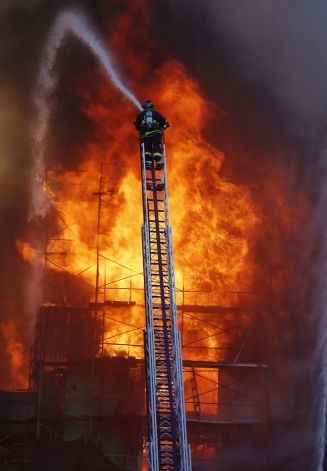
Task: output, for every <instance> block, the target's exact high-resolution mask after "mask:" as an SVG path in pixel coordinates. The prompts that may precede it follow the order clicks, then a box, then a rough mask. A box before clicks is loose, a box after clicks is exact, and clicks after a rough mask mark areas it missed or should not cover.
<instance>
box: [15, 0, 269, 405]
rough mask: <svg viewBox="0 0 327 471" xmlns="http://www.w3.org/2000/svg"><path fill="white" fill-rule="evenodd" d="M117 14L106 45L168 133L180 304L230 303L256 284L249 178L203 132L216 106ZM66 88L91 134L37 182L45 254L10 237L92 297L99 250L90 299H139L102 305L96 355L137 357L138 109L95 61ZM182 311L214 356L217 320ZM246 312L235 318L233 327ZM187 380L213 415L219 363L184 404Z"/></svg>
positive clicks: (192, 343) (188, 350)
mask: <svg viewBox="0 0 327 471" xmlns="http://www.w3.org/2000/svg"><path fill="white" fill-rule="evenodd" d="M136 3H137V2H136ZM143 20H144V19H143ZM115 21H116V24H115V28H114V29H113V30H114V33H111V35H110V44H111V46H114V47H115V48H116V52H117V54H119V56H120V57H122V58H123V59H124V61H125V64H124V65H125V69H126V70H128V71H129V72H130V73H131V75H132V76H133V78H134V80H135V82H134V83H132V84H131V86H132V88H133V90H135V91H136V94H137V96H138V97H140V98H143V99H147V98H151V99H152V100H153V101H154V102H155V105H156V108H157V109H158V110H159V111H160V112H161V113H162V114H164V115H165V116H166V118H167V120H168V121H169V123H170V125H171V127H170V129H169V130H168V131H167V132H166V135H165V141H166V149H167V161H168V182H169V207H170V217H171V225H172V229H173V240H174V252H175V276H176V286H177V303H178V304H184V303H185V304H204V305H217V304H218V305H222V306H235V305H237V303H238V300H239V292H240V291H242V289H243V290H250V291H251V290H252V289H253V285H255V283H256V276H257V275H256V274H255V273H254V268H253V257H252V256H249V253H250V249H251V240H252V239H253V237H254V234H255V233H256V231H257V228H258V227H259V226H260V224H261V222H262V214H261V209H260V207H259V205H258V204H257V203H256V202H255V201H254V200H253V198H252V196H251V190H250V189H249V188H248V187H247V186H245V185H242V184H236V183H232V182H227V181H224V180H223V179H222V178H221V176H220V169H221V166H222V163H223V160H224V156H223V154H222V153H221V152H220V151H219V150H218V149H217V148H215V147H213V145H211V144H210V143H209V142H207V140H206V139H205V138H204V130H205V128H206V125H207V124H208V122H209V121H210V120H211V119H212V118H213V117H214V116H215V114H216V113H219V110H218V109H217V108H216V107H215V105H214V104H213V103H211V102H210V101H209V100H208V99H207V98H206V97H205V96H204V94H203V92H202V91H201V88H200V86H199V84H198V83H197V82H196V80H195V79H193V78H192V77H191V76H190V75H189V73H188V72H187V70H186V68H185V67H184V66H183V64H181V63H180V62H178V61H176V60H173V59H166V60H165V61H163V62H162V63H161V65H160V67H153V66H151V65H150V63H149V61H148V60H147V53H144V56H143V57H136V56H135V55H134V54H133V53H132V52H131V51H130V50H129V49H128V47H127V44H126V37H127V32H128V31H129V30H130V29H131V23H130V22H131V19H129V17H127V16H124V15H121V16H118V17H117V18H116V20H115ZM133 28H134V29H135V26H133ZM135 34H136V33H135ZM138 34H139V35H141V36H142V35H143V34H145V33H144V32H143V33H141V32H138ZM143 39H144V38H143ZM68 87H69V88H70V91H71V94H74V95H77V96H78V97H79V98H81V99H82V100H83V110H82V111H83V113H84V114H85V115H86V116H87V117H88V118H89V119H90V120H92V122H93V123H94V125H95V128H96V135H95V137H94V139H93V140H90V141H89V142H88V143H87V145H84V146H83V148H80V149H79V151H78V158H79V160H80V164H79V165H77V167H76V168H75V169H74V170H69V171H67V170H65V168H63V167H60V166H56V167H54V168H50V169H49V170H48V173H47V181H46V184H45V191H46V192H47V194H48V197H49V200H50V201H51V206H52V207H53V209H54V211H53V212H54V213H55V217H54V218H53V219H54V221H55V222H53V223H52V227H51V230H50V234H49V237H48V240H47V244H45V245H46V256H45V257H43V258H40V257H37V258H36V255H35V249H34V248H33V247H31V246H30V245H29V244H28V242H26V241H21V240H20V241H18V242H17V247H18V250H19V251H20V253H21V255H22V257H23V258H24V259H25V260H27V261H29V262H31V263H33V259H34V260H39V262H38V263H40V260H42V263H44V261H45V262H46V269H47V270H48V271H54V272H58V273H61V272H65V273H69V274H70V276H72V277H74V278H75V279H76V278H77V279H80V280H83V283H84V285H81V287H82V286H85V287H87V289H88V297H89V301H94V297H95V280H96V267H97V249H98V254H99V256H98V264H99V283H98V284H99V287H100V288H99V301H104V300H110V299H114V300H121V301H128V300H130V299H132V300H133V301H136V303H137V305H136V306H135V307H133V308H132V309H129V310H128V311H127V312H126V311H125V312H123V313H122V311H120V310H115V309H110V307H109V308H106V324H105V325H106V332H105V335H104V337H105V342H106V345H105V352H106V353H107V354H110V355H133V356H136V357H137V358H142V357H143V348H142V343H143V334H142V329H143V327H144V324H145V319H144V308H143V306H142V305H143V276H142V271H143V262H142V250H141V233H140V228H141V224H142V200H141V181H140V161H139V151H138V136H137V133H136V131H135V130H134V128H133V125H132V121H133V119H134V117H135V114H136V110H135V109H133V108H132V106H131V105H130V104H129V103H127V102H126V100H125V99H124V98H123V97H121V96H118V95H117V91H116V90H115V89H114V88H113V87H112V86H111V85H110V83H108V81H107V80H106V78H105V77H104V76H103V75H102V74H101V71H99V70H98V69H94V70H91V71H89V72H88V74H86V76H85V77H77V78H76V80H74V81H73V83H70V84H68ZM73 157H74V158H73ZM68 160H71V161H76V156H70V155H67V156H66V157H65V161H68ZM44 268H45V267H44V266H43V267H40V269H44ZM45 302H53V300H52V301H51V300H49V299H45ZM185 320H186V321H187V320H188V322H185V324H184V318H183V325H184V330H183V343H184V345H185V349H184V358H188V359H197V360H208V359H209V360H212V361H215V360H219V359H220V357H219V355H220V353H219V352H220V349H224V348H225V345H226V344H228V341H229V340H228V338H227V337H228V335H227V334H226V332H225V331H224V329H223V323H220V322H218V321H217V319H213V320H211V321H210V322H208V320H207V321H206V322H202V321H201V320H200V319H199V317H197V316H190V315H189V314H185ZM243 321H244V319H242V318H241V316H240V324H241V323H242V322H243ZM245 323H246V319H245ZM180 324H182V320H181V319H180ZM233 335H237V334H233ZM194 347H195V348H194ZM195 379H197V384H198V388H199V394H200V396H203V403H206V404H207V405H204V406H203V407H204V409H205V411H206V412H210V413H214V412H216V409H217V405H216V403H217V388H218V387H219V386H218V376H217V370H215V371H211V370H210V371H209V370H208V371H206V372H205V373H203V372H202V373H201V370H199V371H198V370H195V371H192V370H187V371H186V386H185V387H186V402H187V409H188V410H192V407H193V402H192V400H191V401H189V397H188V396H189V395H190V394H191V391H192V381H194V380H195Z"/></svg>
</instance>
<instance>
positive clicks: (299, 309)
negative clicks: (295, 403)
mask: <svg viewBox="0 0 327 471" xmlns="http://www.w3.org/2000/svg"><path fill="white" fill-rule="evenodd" d="M128 3H131V2H126V1H122V0H119V1H116V2H107V1H105V0H93V1H92V4H91V3H90V2H88V1H87V0H84V1H64V0H58V1H56V2H53V1H51V0H43V1H41V0H39V1H34V2H33V1H29V2H24V1H23V0H21V1H18V0H17V1H9V0H8V1H2V2H1V5H0V26H1V27H0V45H1V46H0V48H1V49H0V52H1V55H0V70H1V74H0V98H1V104H2V106H1V111H0V123H1V128H0V151H1V161H0V183H1V186H0V188H1V194H2V198H1V201H2V205H1V213H0V215H1V221H2V230H1V236H0V237H1V240H0V243H1V247H2V250H3V254H2V257H1V259H2V264H1V273H0V293H1V300H0V309H1V324H0V329H1V325H3V324H6V322H8V320H9V319H15V322H16V324H17V328H18V333H19V335H20V336H21V338H22V339H23V343H24V346H25V348H26V352H27V351H28V345H29V342H30V331H31V319H30V316H29V313H28V311H27V309H26V308H25V306H24V299H25V297H24V280H25V279H26V277H28V275H29V267H28V265H27V264H25V263H24V262H22V261H21V258H20V257H19V255H18V254H17V251H16V247H15V240H16V238H21V237H23V236H24V234H25V233H26V231H27V230H28V229H27V205H28V202H27V199H28V178H27V175H28V169H29V167H30V164H31V142H30V134H29V125H30V121H31V117H32V113H33V108H32V105H31V102H30V99H31V96H32V90H33V86H34V83H35V78H36V72H37V66H38V59H39V55H40V52H41V48H42V45H43V43H44V41H45V38H46V35H47V32H48V30H49V28H50V25H51V23H52V21H53V20H54V17H55V14H56V13H57V12H58V10H59V9H60V7H62V6H65V7H67V6H69V5H78V6H83V7H85V9H86V10H87V11H88V12H89V14H90V17H91V20H92V22H93V23H94V24H95V26H96V27H97V28H98V29H99V31H101V32H103V33H105V31H108V28H109V27H110V21H111V19H112V18H113V17H114V16H115V14H116V13H117V12H119V11H121V10H122V9H124V8H125V7H126V5H128ZM152 3H153V4H152ZM139 4H140V6H141V7H142V5H143V8H148V9H149V12H150V14H151V15H152V16H153V23H152V26H151V30H150V31H149V35H150V37H152V38H153V41H154V42H157V43H158V44H159V48H158V52H157V56H156V57H155V58H153V59H152V60H153V64H154V67H155V66H156V65H159V64H160V62H161V61H162V60H163V58H164V57H168V56H171V57H174V58H176V59H179V60H181V61H182V62H183V63H184V65H185V66H186V67H187V68H188V69H189V71H190V72H191V74H192V76H194V77H195V78H197V79H198V80H199V82H200V84H201V87H202V90H203V91H204V93H205V94H206V95H207V97H208V99H209V100H211V101H213V102H215V103H216V104H217V106H218V108H219V109H221V110H222V114H221V115H219V116H218V115H217V117H216V118H215V119H214V120H212V121H211V123H210V124H209V126H208V127H207V129H206V134H207V136H206V137H207V138H208V140H210V141H211V142H212V143H213V144H214V145H216V146H217V147H219V148H220V149H221V150H222V151H223V152H224V154H225V156H226V159H225V162H224V165H223V169H222V176H223V177H224V178H225V179H227V180H232V181H238V182H242V183H247V184H249V185H253V188H254V189H253V197H254V198H255V199H256V200H257V201H262V208H263V210H264V211H265V212H266V213H267V225H266V227H263V228H262V232H261V234H260V235H259V236H258V240H256V241H254V243H253V247H254V248H255V251H254V252H255V257H256V258H257V265H260V264H261V266H262V272H261V273H260V274H259V275H260V276H259V275H258V279H259V278H260V279H261V281H258V283H260V282H261V283H262V286H266V285H267V283H268V279H269V276H270V275H276V274H278V273H279V272H283V273H284V272H285V273H287V275H285V277H284V279H285V283H284V286H283V289H282V290H281V295H280V298H279V299H278V300H277V301H275V302H276V304H277V305H278V307H279V308H280V309H281V308H282V307H283V308H284V309H285V311H289V312H291V313H292V314H293V316H294V317H293V318H294V319H295V320H294V322H293V325H292V333H291V334H290V333H289V332H287V333H285V332H279V333H278V334H279V335H280V339H279V342H280V343H279V348H280V355H279V358H278V365H277V366H279V367H280V368H281V367H282V368H284V369H289V370H290V372H291V373H292V374H294V376H295V377H296V382H297V387H298V389H299V394H298V397H299V398H300V399H299V401H300V402H301V403H300V404H299V410H301V411H302V410H303V409H304V410H305V420H304V425H303V434H302V435H301V438H300V440H299V445H298V447H299V449H300V448H303V449H305V451H306V453H307V454H308V456H309V458H308V459H309V460H310V461H309V463H310V464H308V465H307V468H305V469H310V468H309V466H311V468H312V469H318V468H317V467H318V464H312V463H318V461H314V460H315V459H318V460H319V457H317V455H318V454H319V453H316V454H315V455H316V456H315V457H314V453H313V450H314V449H316V451H318V447H317V441H316V437H317V435H318V425H314V424H319V423H320V419H321V411H323V413H324V407H322V405H323V404H324V401H325V398H324V397H322V396H321V394H320V391H321V390H322V385H324V384H325V380H324V377H323V376H324V375H323V373H324V371H323V369H322V368H323V363H324V355H325V351H324V339H325V337H324V332H325V330H324V324H322V323H321V319H322V318H323V317H324V314H325V313H324V309H323V299H324V278H323V277H322V274H324V273H325V269H326V265H325V252H326V247H325V241H324V239H325V228H324V214H323V211H324V208H325V198H324V197H323V196H322V195H321V193H322V192H321V189H322V187H323V186H324V184H325V178H324V177H325V149H326V123H327V112H326V110H327V106H326V105H327V87H326V83H327V80H326V79H327V58H326V57H325V54H326V53H325V48H324V45H325V44H326V42H327V41H326V40H327V37H326V36H327V31H326V27H325V25H326V19H327V5H326V4H325V2H324V1H323V0H320V1H318V0H316V1H311V2H306V1H304V0H292V1H288V2H285V1H283V0H275V1H274V2H272V1H270V0H265V1H262V0H248V1H246V2H244V1H238V2H235V1H233V2H232V1H230V0H224V1H222V0H211V1H209V0H202V1H201V2H199V1H198V0H197V1H195V0H179V1H178V0H170V1H169V0H158V1H156V2H145V1H141V0H139ZM135 21H138V19H137V18H136V17H135ZM108 25H109V26H108ZM168 31H169V34H168ZM18 32H19V34H18ZM131 47H134V48H136V49H137V50H143V49H144V48H146V47H147V45H144V44H142V43H137V44H135V43H133V44H131ZM149 48H150V46H149ZM67 64H69V65H68V66H67ZM94 65H95V61H94V59H93V58H92V57H91V56H90V54H89V53H87V51H85V50H84V49H83V48H82V47H81V46H80V44H78V43H77V42H76V41H71V42H70V43H69V44H67V46H66V47H65V48H64V50H63V51H62V54H61V55H60V57H59V58H58V64H57V67H58V68H59V69H60V76H59V86H58V89H57V90H56V92H55V94H54V96H53V103H54V104H55V106H54V113H53V120H52V123H51V139H50V141H49V163H50V164H51V165H53V164H55V163H58V162H59V163H61V164H62V165H63V166H64V167H66V168H74V166H75V165H76V161H77V159H78V158H79V154H78V149H79V148H81V147H82V146H83V141H84V140H85V141H88V140H89V139H91V138H92V137H94V135H95V132H96V130H95V129H94V125H93V123H92V122H91V121H90V120H89V119H88V118H86V117H85V115H84V114H83V113H82V112H81V102H80V100H79V99H78V98H77V97H76V96H75V95H74V96H72V94H71V90H69V88H67V86H66V84H67V83H71V81H72V78H73V77H76V75H77V74H80V75H81V76H82V75H83V74H84V73H86V72H87V71H88V70H89V69H91V68H92V67H94ZM186 119H187V117H186ZM62 123H69V124H67V125H66V124H65V125H63V124H62ZM66 156H69V157H70V158H69V159H68V158H67V157H66ZM71 156H74V159H76V160H74V159H72V158H71ZM279 165H280V166H282V167H283V168H285V169H286V171H287V175H288V176H289V179H288V183H287V185H288V188H287V191H286V190H285V195H284V196H285V199H284V204H285V205H286V206H287V207H292V208H293V207H295V208H296V207H297V205H298V204H302V203H303V199H299V198H298V196H299V195H300V194H301V195H302V196H303V195H304V201H305V203H306V209H305V208H303V212H304V213H305V214H306V219H305V220H304V221H303V220H299V221H298V220H296V217H294V221H293V222H292V224H291V225H292V226H293V229H292V230H290V231H289V232H288V233H285V231H282V230H277V231H276V232H273V231H272V230H271V229H272V228H274V227H276V228H280V227H281V226H280V224H281V217H280V214H281V211H282V210H283V208H281V207H280V206H279V205H278V204H277V203H276V198H275V195H274V194H273V188H274V184H273V183H274V179H277V178H278V174H277V173H274V172H273V171H272V168H274V166H276V167H278V166H279ZM306 211H307V213H306ZM269 218H270V219H269ZM275 252H276V253H281V255H282V256H281V258H280V260H278V261H275V260H273V256H272V255H273V254H274V253H275ZM299 293H300V294H299ZM1 332H2V331H1ZM1 332H0V352H1V360H0V362H1V363H0V365H1V369H2V372H3V374H2V378H1V384H2V386H3V387H6V386H15V378H12V377H10V367H9V366H10V362H9V359H8V356H7V353H6V352H7V350H6V342H7V339H6V337H5V336H4V335H3V334H2V335H1ZM286 334H287V335H286ZM290 335H291V341H292V342H293V345H294V348H290V347H289V345H288V343H289V342H290ZM315 345H317V346H318V347H317V349H315ZM25 367H26V372H27V364H26V365H25ZM310 404H315V406H311V407H310ZM319 414H320V419H319ZM303 469H304V468H303Z"/></svg>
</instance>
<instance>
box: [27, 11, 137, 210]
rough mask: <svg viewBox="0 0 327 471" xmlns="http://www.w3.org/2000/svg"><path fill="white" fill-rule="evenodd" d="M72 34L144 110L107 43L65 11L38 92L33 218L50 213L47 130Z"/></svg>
mask: <svg viewBox="0 0 327 471" xmlns="http://www.w3.org/2000/svg"><path fill="white" fill-rule="evenodd" d="M68 34H73V35H74V36H76V37H77V38H79V39H80V40H81V41H82V42H83V43H84V44H85V45H86V46H87V47H88V48H89V49H90V51H91V52H92V53H93V54H94V55H95V57H96V58H97V59H98V61H99V63H100V64H101V65H102V66H103V68H104V70H105V71H106V73H107V75H108V77H109V78H110V80H111V81H112V83H113V84H114V85H115V86H116V87H117V88H118V89H119V90H120V91H121V92H122V93H123V94H124V95H125V96H126V97H127V98H128V99H129V100H130V101H131V102H132V103H133V104H134V105H135V106H136V107H137V108H138V109H140V110H141V109H142V106H141V104H140V102H139V101H138V99H137V98H136V97H135V96H134V95H133V93H131V91H130V90H129V89H128V88H127V87H126V86H125V85H124V84H123V82H122V81H121V79H120V77H119V75H118V73H117V71H116V70H115V68H114V66H113V64H112V61H111V59H110V55H109V52H108V50H107V48H106V46H105V44H104V42H103V41H102V40H101V39H100V38H99V37H98V35H97V34H96V32H95V31H94V29H93V28H92V27H91V25H90V24H89V23H88V21H87V19H86V18H85V16H83V15H82V14H81V13H80V12H75V11H62V12H61V13H59V15H58V16H57V19H56V21H55V23H54V25H53V28H52V30H51V32H50V35H49V40H48V42H47V44H46V47H45V51H44V55H43V57H42V61H41V64H40V70H39V75H38V80H37V84H36V89H35V96H34V105H35V108H36V122H35V123H34V129H33V137H34V146H35V148H34V162H33V168H32V185H31V188H32V189H31V214H30V217H31V218H33V217H35V216H41V217H44V216H45V214H46V212H47V209H48V200H47V196H46V194H45V192H44V190H43V188H42V185H43V182H44V181H45V155H44V154H45V148H46V137H47V128H48V123H49V117H50V112H51V110H50V109H49V105H48V98H49V96H50V95H51V93H52V91H53V90H54V89H55V87H56V83H57V79H56V76H55V74H54V72H53V67H54V62H55V59H56V55H57V52H58V49H59V47H60V46H61V44H62V42H63V40H64V39H65V37H66V36H67V35H68Z"/></svg>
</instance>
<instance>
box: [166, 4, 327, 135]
mask: <svg viewBox="0 0 327 471" xmlns="http://www.w3.org/2000/svg"><path fill="white" fill-rule="evenodd" d="M170 3H171V7H172V8H173V10H174V12H175V13H176V14H177V15H182V14H184V13H185V8H186V7H187V8H188V9H191V11H192V10H193V14H195V13H196V14H197V15H198V17H199V18H201V22H202V24H203V25H204V27H203V29H204V30H208V31H211V32H212V33H213V37H214V39H215V41H216V44H215V45H214V46H217V50H218V49H219V48H221V45H223V47H225V48H227V50H228V53H229V55H230V57H231V58H232V61H233V67H234V69H235V70H237V73H238V74H241V75H242V76H243V78H244V79H245V80H247V81H248V82H251V81H252V82H255V83H257V84H261V85H264V86H265V87H267V89H268V90H269V91H270V92H271V93H272V95H273V97H274V98H275V100H276V102H277V103H278V105H279V106H280V109H281V111H282V112H283V113H284V115H285V114H286V116H287V117H288V126H289V125H290V124H292V125H293V126H294V127H295V130H296V131H298V132H299V133H301V134H302V135H303V134H306V135H310V134H311V136H312V134H314V133H315V132H316V131H317V129H318V128H319V124H320V122H321V119H322V118H323V117H324V116H325V115H326V104H327V89H326V85H325V84H326V81H327V56H326V53H325V50H324V47H323V45H324V44H326V40H327V31H326V27H325V25H326V20H327V5H326V2H324V1H323V0H314V1H313V2H307V1H305V0H299V1H296V0H292V1H289V2H284V1H283V0H275V1H269V0H267V1H260V0H248V1H246V2H229V1H228V0H217V1H216V0H204V1H203V2H201V5H200V4H199V2H196V1H193V0H191V1H186V0H178V1H175V0H174V1H171V2H170ZM217 60H219V58H218V57H217Z"/></svg>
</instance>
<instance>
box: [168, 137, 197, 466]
mask: <svg viewBox="0 0 327 471" xmlns="http://www.w3.org/2000/svg"><path fill="white" fill-rule="evenodd" d="M163 160H164V167H163V171H164V178H165V197H164V202H165V216H166V224H167V226H166V234H167V235H166V239H167V255H168V267H169V285H170V296H171V301H170V305H171V311H172V326H173V336H174V341H173V348H174V358H175V378H174V380H175V387H176V406H177V408H178V417H179V432H180V440H181V442H180V446H181V460H182V469H183V471H190V470H191V458H190V447H189V445H188V444H187V432H186V414H185V398H184V381H183V363H182V346H181V335H180V333H179V331H178V322H177V308H176V286H175V271H174V251H173V243H172V232H171V227H170V224H169V211H168V179H167V166H166V162H167V161H166V146H165V144H163Z"/></svg>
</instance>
